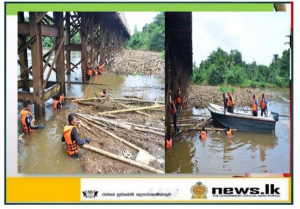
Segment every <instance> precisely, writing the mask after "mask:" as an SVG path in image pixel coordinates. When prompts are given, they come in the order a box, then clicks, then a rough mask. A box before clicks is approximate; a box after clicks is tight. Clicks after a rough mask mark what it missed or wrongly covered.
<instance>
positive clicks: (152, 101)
mask: <svg viewBox="0 0 300 209" xmlns="http://www.w3.org/2000/svg"><path fill="white" fill-rule="evenodd" d="M112 99H113V100H122V101H135V102H141V103H157V104H163V105H164V104H165V102H162V101H154V100H141V99H134V98H112Z"/></svg>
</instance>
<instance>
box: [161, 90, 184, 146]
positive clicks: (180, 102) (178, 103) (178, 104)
mask: <svg viewBox="0 0 300 209" xmlns="http://www.w3.org/2000/svg"><path fill="white" fill-rule="evenodd" d="M173 97H174V98H175V99H174V101H173V100H171V101H170V113H171V116H172V118H173V124H174V130H175V134H179V133H180V132H181V131H180V129H179V128H178V126H177V118H178V116H179V113H180V109H181V108H182V109H183V110H185V109H186V108H187V98H186V96H183V97H182V95H181V91H180V89H177V94H176V95H173ZM171 147H172V139H171V134H170V133H167V135H166V148H167V149H169V148H171Z"/></svg>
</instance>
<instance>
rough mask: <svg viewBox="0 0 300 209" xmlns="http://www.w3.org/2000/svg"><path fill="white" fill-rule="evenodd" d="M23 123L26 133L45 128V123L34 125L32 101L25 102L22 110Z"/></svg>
mask: <svg viewBox="0 0 300 209" xmlns="http://www.w3.org/2000/svg"><path fill="white" fill-rule="evenodd" d="M20 115H21V123H22V126H23V131H24V132H25V133H29V132H33V131H34V130H36V129H44V124H40V125H34V118H33V115H32V113H31V102H30V101H26V102H25V103H24V109H22V110H21V112H20Z"/></svg>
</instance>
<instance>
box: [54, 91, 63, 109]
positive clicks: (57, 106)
mask: <svg viewBox="0 0 300 209" xmlns="http://www.w3.org/2000/svg"><path fill="white" fill-rule="evenodd" d="M59 99H60V96H59V94H57V95H55V96H54V99H53V109H54V110H57V109H61V108H62V104H61V103H60V100H59Z"/></svg>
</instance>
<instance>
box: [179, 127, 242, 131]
mask: <svg viewBox="0 0 300 209" xmlns="http://www.w3.org/2000/svg"><path fill="white" fill-rule="evenodd" d="M184 130H187V131H202V128H187V129H184ZM205 131H213V132H215V131H227V128H205ZM231 131H237V129H234V128H232V129H231Z"/></svg>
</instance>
